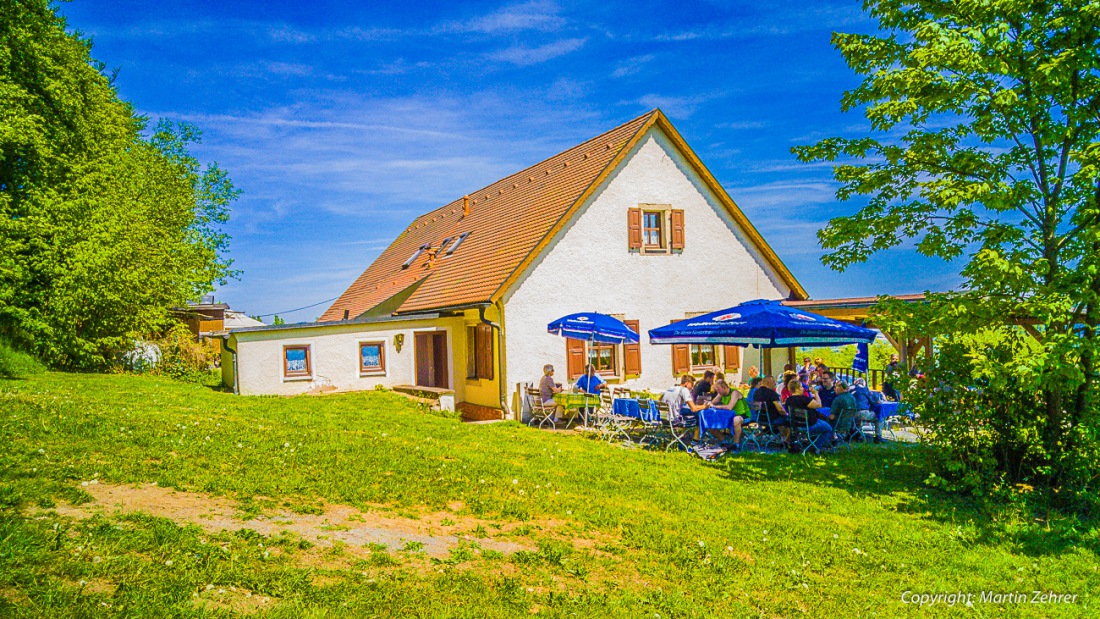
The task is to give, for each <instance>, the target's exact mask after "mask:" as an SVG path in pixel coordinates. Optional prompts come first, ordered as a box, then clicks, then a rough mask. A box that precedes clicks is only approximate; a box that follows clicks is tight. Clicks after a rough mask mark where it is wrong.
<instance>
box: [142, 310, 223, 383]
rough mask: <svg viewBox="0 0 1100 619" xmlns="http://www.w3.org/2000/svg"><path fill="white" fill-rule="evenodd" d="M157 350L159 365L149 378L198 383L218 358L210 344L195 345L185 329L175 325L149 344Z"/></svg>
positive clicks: (215, 348)
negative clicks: (158, 351)
mask: <svg viewBox="0 0 1100 619" xmlns="http://www.w3.org/2000/svg"><path fill="white" fill-rule="evenodd" d="M153 343H154V344H156V346H157V348H159V349H160V361H159V362H158V363H157V364H156V366H154V367H153V368H152V370H151V371H150V373H151V374H157V375H160V376H168V377H171V378H176V379H180V380H187V381H202V380H204V379H205V378H206V376H207V375H208V374H209V373H210V372H211V370H212V369H213V368H214V362H215V360H217V359H218V358H219V353H218V348H217V346H215V345H214V344H213V343H212V342H211V341H209V340H206V341H198V340H197V339H195V335H194V334H193V333H191V330H190V329H188V328H187V325H184V324H182V323H175V324H173V325H172V327H171V328H169V329H168V330H167V331H166V332H164V333H163V334H162V335H161V336H160V337H158V338H156V340H155V341H154V342H153Z"/></svg>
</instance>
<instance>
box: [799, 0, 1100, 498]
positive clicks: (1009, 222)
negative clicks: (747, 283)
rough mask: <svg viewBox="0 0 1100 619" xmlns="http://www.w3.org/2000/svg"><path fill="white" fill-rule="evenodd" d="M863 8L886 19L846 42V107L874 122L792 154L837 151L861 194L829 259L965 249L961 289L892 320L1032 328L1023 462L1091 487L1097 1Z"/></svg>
mask: <svg viewBox="0 0 1100 619" xmlns="http://www.w3.org/2000/svg"><path fill="white" fill-rule="evenodd" d="M864 6H865V9H866V10H868V11H869V12H870V15H871V16H873V17H874V18H876V19H877V20H878V24H879V28H880V32H879V33H877V34H870V35H864V34H839V33H838V34H834V36H833V44H834V45H835V46H836V47H837V49H839V50H840V52H841V54H842V55H843V56H844V58H845V60H846V61H847V63H848V65H849V66H850V67H851V69H852V70H853V71H855V72H856V73H857V74H859V75H861V76H862V77H863V81H862V83H861V84H860V85H859V86H858V87H856V88H855V89H854V90H851V91H849V92H847V93H845V95H844V97H843V100H842V108H843V109H844V110H845V111H851V110H854V109H857V108H860V109H862V110H863V113H864V115H865V116H866V118H867V119H868V120H869V121H870V126H871V134H870V135H868V136H863V137H856V138H840V137H838V138H830V139H826V140H823V141H821V142H819V143H817V144H814V145H811V146H803V147H798V148H796V149H794V152H795V153H796V154H797V155H798V157H799V159H801V160H803V161H832V162H836V163H837V164H838V165H836V166H834V176H835V178H836V180H838V181H839V182H840V189H839V190H838V192H837V197H838V198H839V199H840V200H850V199H853V198H859V199H860V200H862V201H865V202H864V204H863V206H862V207H861V208H859V210H858V211H857V212H856V213H855V214H853V215H850V216H845V217H838V218H836V219H833V220H832V221H830V222H829V224H828V225H827V226H826V228H825V229H823V230H822V231H821V232H820V233H819V238H820V241H821V244H822V247H823V248H825V249H826V250H829V253H828V254H826V255H825V257H824V258H823V261H824V262H825V264H827V265H829V266H831V267H833V268H836V269H840V270H842V269H844V268H846V267H848V266H850V265H852V264H854V263H857V262H862V261H864V260H866V259H867V258H868V257H869V256H870V255H871V254H873V253H874V252H877V251H881V250H884V249H888V248H890V247H894V246H897V245H900V244H902V243H905V242H913V243H915V246H916V250H917V251H918V252H920V253H921V254H924V255H927V256H936V257H941V258H943V259H946V260H952V259H957V258H960V257H961V258H963V259H964V261H965V266H964V267H963V269H962V274H963V276H964V280H965V283H964V285H963V286H962V288H961V289H960V290H959V291H957V292H954V293H950V294H941V295H933V298H932V303H931V305H930V307H929V308H927V309H928V310H929V311H924V312H923V313H921V312H920V311H918V312H917V314H919V315H915V314H914V313H913V312H912V311H908V310H904V309H901V308H900V307H899V306H898V305H896V304H895V305H890V306H887V307H884V313H885V314H886V316H885V317H884V320H886V321H889V320H890V316H891V315H892V316H894V319H895V321H896V322H897V324H895V325H894V326H897V327H900V328H902V329H903V330H904V329H905V328H910V329H912V328H913V327H914V326H915V325H918V324H919V325H920V327H921V328H922V329H925V330H927V329H932V330H934V332H935V333H942V334H948V336H949V337H954V338H955V339H956V340H960V339H961V338H963V337H964V336H966V335H968V334H977V333H981V332H987V333H988V332H990V331H995V332H999V333H1000V334H1001V335H1000V336H998V337H994V338H993V339H994V340H995V341H997V342H1000V344H998V346H1010V345H1011V344H1010V342H1011V341H1013V338H1014V337H1015V335H1012V334H1014V333H1016V332H1018V331H1019V327H1017V326H1013V325H1024V328H1026V329H1027V330H1028V331H1029V332H1030V333H1031V334H1032V336H1033V337H1034V338H1035V339H1036V340H1037V341H1038V343H1039V344H1040V347H1039V349H1038V352H1036V353H1035V354H1030V353H1029V354H1028V355H1016V356H1011V355H1010V358H1012V359H1013V360H1014V361H1013V362H1014V363H1018V364H1022V365H1023V367H1022V368H1019V367H1017V368H1011V369H1006V370H1004V371H1005V372H1010V371H1011V372H1015V373H1016V375H1015V378H1018V379H1020V380H1028V381H1031V382H1029V383H1028V386H1029V388H1030V389H1032V390H1033V391H1035V392H1037V393H1038V394H1039V396H1040V397H1039V401H1040V402H1041V409H1040V411H1037V414H1038V415H1039V416H1040V417H1041V419H1042V428H1041V439H1040V442H1041V445H1040V446H1041V448H1042V450H1043V452H1044V455H1043V457H1042V458H1039V459H1037V460H1035V462H1039V461H1041V462H1042V464H1041V465H1039V464H1035V466H1032V467H1029V470H1026V471H1025V472H1024V474H1025V475H1030V476H1031V477H1030V479H1036V478H1038V479H1039V480H1041V481H1042V483H1043V484H1045V485H1047V486H1048V487H1050V488H1060V487H1063V486H1064V485H1066V484H1070V485H1074V486H1075V487H1078V488H1081V487H1084V485H1085V484H1087V483H1090V482H1091V483H1095V479H1096V477H1095V472H1093V473H1092V474H1091V476H1090V475H1089V474H1088V473H1085V472H1084V469H1087V468H1088V467H1087V466H1085V465H1084V464H1083V463H1082V462H1081V460H1080V457H1082V456H1081V454H1082V453H1085V454H1091V453H1094V449H1093V448H1094V447H1095V445H1096V442H1097V438H1096V436H1095V434H1096V431H1097V419H1096V417H1097V414H1096V404H1095V400H1094V397H1093V395H1092V391H1093V390H1094V389H1095V386H1096V384H1097V378H1098V377H1097V371H1096V322H1097V317H1098V312H1100V307H1098V305H1097V303H1098V301H1100V3H1097V2H1096V1H1095V0H1091V1H1089V0H1064V1H1060V2H1047V1H1027V0H1023V1H1017V0H982V1H978V0H956V1H953V2H946V1H932V0H868V1H867V2H866V3H865V5H864ZM926 332H927V331H926ZM1009 335H1012V337H1008V336H1009ZM1022 348H1026V346H1023V345H1022V344H1017V345H1015V349H1016V350H1021V349H1022ZM975 351H976V352H975V354H979V355H980V354H981V348H980V347H978V348H976V349H975ZM979 365H981V363H980V360H974V364H973V372H972V376H974V377H977V376H979V375H980V374H981V371H980V370H979V369H978V366H979ZM953 375H954V376H958V375H959V374H958V373H957V372H956V373H954V374H953ZM1015 378H1014V379H1015ZM1002 469H1004V470H1003V471H1002V472H1005V471H1007V470H1008V469H1009V466H1008V465H1007V464H1006V465H1005V466H1003V467H1002Z"/></svg>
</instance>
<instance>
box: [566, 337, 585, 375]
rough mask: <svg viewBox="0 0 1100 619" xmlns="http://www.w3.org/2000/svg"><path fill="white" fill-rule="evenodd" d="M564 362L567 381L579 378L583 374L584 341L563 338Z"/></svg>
mask: <svg viewBox="0 0 1100 619" xmlns="http://www.w3.org/2000/svg"><path fill="white" fill-rule="evenodd" d="M565 360H566V371H567V372H568V374H569V380H573V379H575V378H580V377H581V375H582V374H584V366H585V359H584V340H575V339H573V338H571V337H567V338H565Z"/></svg>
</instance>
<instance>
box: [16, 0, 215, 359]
mask: <svg viewBox="0 0 1100 619" xmlns="http://www.w3.org/2000/svg"><path fill="white" fill-rule="evenodd" d="M198 138H199V134H198V132H197V130H195V129H194V128H193V127H191V126H188V125H174V124H171V123H166V122H162V123H160V124H158V125H157V126H156V127H155V128H153V129H151V130H149V129H147V121H146V119H145V118H143V117H141V116H138V115H136V114H135V113H134V110H133V108H132V106H130V104H129V103H127V102H126V101H123V100H122V99H121V98H120V97H119V95H118V92H117V90H116V89H115V87H114V85H113V83H112V78H111V77H110V76H108V75H107V74H106V72H105V70H104V66H103V65H102V64H101V63H99V62H97V61H95V60H94V59H93V58H92V56H91V42H90V41H89V40H88V39H85V38H83V37H82V36H80V35H79V34H77V33H72V32H69V31H68V30H67V29H66V24H65V21H64V20H63V19H62V18H61V17H60V16H59V15H58V14H57V12H56V10H55V7H54V6H53V5H52V4H51V3H49V2H48V1H47V0H0V332H2V333H3V334H6V335H7V336H9V337H12V338H15V339H18V340H22V341H23V342H24V343H25V344H27V345H30V346H32V347H33V348H34V349H35V351H36V352H37V353H38V354H39V355H41V356H42V357H43V358H45V359H46V360H48V361H50V362H51V363H53V364H55V365H60V366H68V367H96V366H101V365H103V364H105V363H109V362H110V361H111V360H112V358H113V357H114V356H115V355H117V353H118V352H120V351H121V350H124V349H126V348H127V347H128V346H129V345H130V344H131V342H132V341H133V339H134V338H137V337H140V336H142V335H145V334H148V333H149V332H151V331H155V330H157V329H159V328H160V327H162V326H163V325H164V323H165V320H166V318H167V315H168V312H167V310H168V308H169V307H171V306H173V305H181V304H183V303H184V302H185V301H186V300H189V299H194V298H196V297H198V296H199V295H201V294H202V293H204V292H208V291H209V290H211V289H212V285H213V284H214V283H215V282H218V281H223V280H224V279H225V278H226V277H227V276H230V275H232V272H231V271H230V260H229V259H228V258H227V256H226V252H227V249H228V237H227V236H226V235H225V234H224V233H223V232H222V231H221V226H222V224H224V223H226V221H228V216H229V204H230V203H231V202H232V200H233V199H234V198H235V197H236V195H237V191H236V190H235V189H234V188H233V185H232V183H231V181H230V180H229V177H228V176H227V175H226V173H225V172H224V171H223V170H221V169H220V168H218V167H217V166H216V165H210V166H207V167H205V168H204V167H202V166H201V165H200V164H199V162H198V161H197V160H196V159H195V158H194V157H193V156H191V155H190V154H189V152H188V145H189V144H190V143H193V142H195V141H197V140H198Z"/></svg>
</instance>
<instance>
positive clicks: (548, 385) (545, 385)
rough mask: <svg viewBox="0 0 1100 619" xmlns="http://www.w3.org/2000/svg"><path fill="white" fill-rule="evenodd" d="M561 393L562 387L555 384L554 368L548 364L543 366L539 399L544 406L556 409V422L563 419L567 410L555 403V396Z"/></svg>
mask: <svg viewBox="0 0 1100 619" xmlns="http://www.w3.org/2000/svg"><path fill="white" fill-rule="evenodd" d="M555 393H561V385H560V384H558V383H555V382H554V366H553V365H550V364H549V363H547V364H546V365H544V366H542V380H540V381H539V397H540V398H541V399H542V404H543V406H546V407H549V408H553V409H554V417H553V419H554V421H555V422H556V421H558V420H559V419H560V418H561V413H563V412H564V411H565V409H564V408H563V407H562V406H561V405H560V404H558V403H557V402H555V401H554V394H555Z"/></svg>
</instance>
